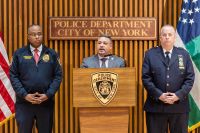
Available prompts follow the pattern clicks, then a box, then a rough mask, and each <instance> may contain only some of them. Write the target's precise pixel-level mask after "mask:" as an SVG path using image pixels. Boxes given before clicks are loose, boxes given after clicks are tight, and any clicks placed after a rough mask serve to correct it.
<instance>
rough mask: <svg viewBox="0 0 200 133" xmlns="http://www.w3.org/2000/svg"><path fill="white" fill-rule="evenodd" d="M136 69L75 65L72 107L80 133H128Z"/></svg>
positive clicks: (134, 97)
mask: <svg viewBox="0 0 200 133" xmlns="http://www.w3.org/2000/svg"><path fill="white" fill-rule="evenodd" d="M135 105H136V77H135V68H74V69H73V107H77V108H78V113H79V114H78V117H79V118H78V119H79V124H80V132H81V133H128V128H129V115H130V111H129V110H130V109H131V107H133V106H135Z"/></svg>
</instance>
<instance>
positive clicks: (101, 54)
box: [81, 34, 125, 68]
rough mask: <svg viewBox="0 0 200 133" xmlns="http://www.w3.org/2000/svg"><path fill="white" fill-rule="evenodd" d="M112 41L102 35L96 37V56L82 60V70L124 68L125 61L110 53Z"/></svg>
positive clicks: (107, 36)
mask: <svg viewBox="0 0 200 133" xmlns="http://www.w3.org/2000/svg"><path fill="white" fill-rule="evenodd" d="M112 47H113V44H112V39H111V37H110V36H109V35H106V34H102V35H100V36H99V37H98V41H97V46H96V48H97V52H98V54H96V55H93V56H91V57H87V58H84V59H83V62H82V65H81V67H82V68H117V67H125V61H124V59H122V58H121V57H118V56H116V55H113V54H111V53H112Z"/></svg>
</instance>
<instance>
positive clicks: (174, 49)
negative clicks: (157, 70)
mask: <svg viewBox="0 0 200 133" xmlns="http://www.w3.org/2000/svg"><path fill="white" fill-rule="evenodd" d="M177 59H178V56H177V50H176V47H174V48H173V51H172V55H171V59H170V62H169V66H170V65H172V64H173V63H174V61H175V60H177Z"/></svg>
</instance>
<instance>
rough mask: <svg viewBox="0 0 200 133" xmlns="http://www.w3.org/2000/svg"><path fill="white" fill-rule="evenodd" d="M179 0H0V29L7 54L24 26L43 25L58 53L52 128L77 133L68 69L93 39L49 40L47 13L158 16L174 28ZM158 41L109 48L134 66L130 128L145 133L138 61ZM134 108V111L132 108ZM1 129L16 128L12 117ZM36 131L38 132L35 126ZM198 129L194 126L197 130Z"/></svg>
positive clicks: (20, 41)
mask: <svg viewBox="0 0 200 133" xmlns="http://www.w3.org/2000/svg"><path fill="white" fill-rule="evenodd" d="M181 4H182V0H0V31H2V32H3V34H4V38H3V39H4V44H5V46H6V49H7V52H8V56H9V59H10V60H11V58H12V55H13V52H14V51H15V50H16V49H18V48H21V47H22V46H24V45H26V44H27V27H28V26H29V25H31V24H39V25H41V26H43V32H44V43H45V44H46V45H47V46H49V47H51V48H53V49H55V50H56V51H57V52H58V53H59V54H60V59H61V63H62V67H63V73H64V77H63V82H62V84H61V87H60V90H59V92H58V93H57V94H56V98H55V102H56V104H55V123H54V130H53V132H54V133H78V132H79V128H78V115H77V109H76V108H73V107H72V78H71V77H72V68H78V67H79V66H80V64H81V62H82V59H83V58H84V57H87V56H90V55H92V54H95V53H96V51H95V41H85V40H66V41H59V40H58V41H55V40H53V41H49V40H48V17H49V16H60V17H62V16H70V17H73V16H76V17H78V16H90V17H101V16H103V17H104V16H106V17H157V19H158V30H160V28H161V26H162V25H164V24H167V23H168V24H172V25H174V26H175V27H176V25H177V20H178V17H179V13H180V10H181ZM158 43H159V42H158V41H137V40H134V41H123V40H121V41H114V49H113V53H114V54H116V55H119V56H122V57H124V58H125V59H126V61H127V65H128V67H135V68H136V70H137V72H136V73H137V77H136V79H137V94H138V95H137V107H135V108H131V110H132V112H131V118H130V122H131V123H130V131H129V133H146V126H145V119H144V118H145V113H144V112H143V110H142V107H143V103H144V101H145V98H146V92H145V90H144V88H143V86H142V82H141V66H142V61H143V55H144V52H145V51H146V50H148V49H149V48H151V47H154V46H157V45H158ZM134 112H135V113H134ZM0 132H1V133H17V126H16V122H15V120H14V119H11V120H10V121H8V122H7V123H5V124H4V125H3V126H1V127H0ZM34 132H37V131H36V130H35V129H34ZM197 132H198V129H197V130H195V131H192V133H197Z"/></svg>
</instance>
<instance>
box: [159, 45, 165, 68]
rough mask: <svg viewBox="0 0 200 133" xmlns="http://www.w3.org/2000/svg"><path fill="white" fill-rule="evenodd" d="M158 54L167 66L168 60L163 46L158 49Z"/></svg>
mask: <svg viewBox="0 0 200 133" xmlns="http://www.w3.org/2000/svg"><path fill="white" fill-rule="evenodd" d="M157 56H158V57H159V58H160V60H161V61H162V62H163V64H165V65H166V66H167V62H166V61H165V56H164V53H163V49H162V47H160V48H159V49H158V52H157Z"/></svg>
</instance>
